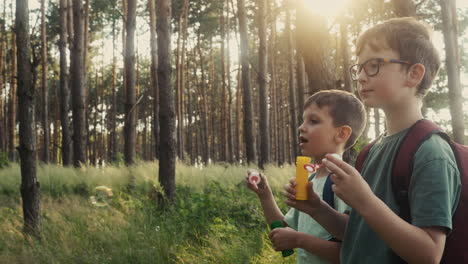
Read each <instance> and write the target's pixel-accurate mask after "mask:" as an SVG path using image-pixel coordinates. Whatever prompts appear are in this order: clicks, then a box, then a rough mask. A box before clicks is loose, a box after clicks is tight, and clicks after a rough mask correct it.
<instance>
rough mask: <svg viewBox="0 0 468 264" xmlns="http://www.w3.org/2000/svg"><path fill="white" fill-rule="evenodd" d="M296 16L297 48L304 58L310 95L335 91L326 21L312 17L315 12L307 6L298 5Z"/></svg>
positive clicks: (315, 16) (318, 17)
mask: <svg viewBox="0 0 468 264" xmlns="http://www.w3.org/2000/svg"><path fill="white" fill-rule="evenodd" d="M296 14H297V15H296V17H297V19H296V41H297V47H298V51H299V52H300V53H301V55H302V57H303V58H304V64H305V69H306V72H307V75H308V80H309V92H310V94H311V95H312V94H314V93H316V92H318V91H319V90H325V89H334V88H335V80H334V77H333V74H332V72H331V69H332V67H331V65H332V62H331V61H330V58H332V56H331V55H330V50H329V47H330V43H329V32H328V27H327V25H326V23H325V19H324V18H323V17H320V16H318V15H312V16H311V14H313V11H311V10H310V7H308V6H307V5H298V6H297V7H296Z"/></svg>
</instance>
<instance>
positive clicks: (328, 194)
mask: <svg viewBox="0 0 468 264" xmlns="http://www.w3.org/2000/svg"><path fill="white" fill-rule="evenodd" d="M316 174H317V173H312V175H310V176H309V181H311V180H312V179H313V178H314V177H315V175H316ZM330 175H331V173H330V174H328V176H327V179H326V181H325V185H324V186H323V192H322V199H323V200H324V201H325V202H326V203H327V204H328V205H330V206H331V207H332V208H335V193H334V192H333V190H332V185H333V182H332V180H331V179H330Z"/></svg>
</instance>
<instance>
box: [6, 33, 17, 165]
mask: <svg viewBox="0 0 468 264" xmlns="http://www.w3.org/2000/svg"><path fill="white" fill-rule="evenodd" d="M17 72H18V67H17V34H16V33H15V32H12V34H11V75H10V96H9V104H8V128H7V129H8V141H7V142H8V158H9V159H10V160H11V161H14V160H15V159H16V158H15V156H16V155H15V153H16V151H15V127H16V105H17V101H16V86H17V80H18V76H17Z"/></svg>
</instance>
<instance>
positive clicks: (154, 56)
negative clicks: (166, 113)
mask: <svg viewBox="0 0 468 264" xmlns="http://www.w3.org/2000/svg"><path fill="white" fill-rule="evenodd" d="M155 1H156V0H148V5H149V9H150V46H151V89H152V91H153V127H152V129H151V131H152V133H153V140H154V152H155V158H156V159H159V89H158V72H157V70H158V50H157V40H156V7H155Z"/></svg>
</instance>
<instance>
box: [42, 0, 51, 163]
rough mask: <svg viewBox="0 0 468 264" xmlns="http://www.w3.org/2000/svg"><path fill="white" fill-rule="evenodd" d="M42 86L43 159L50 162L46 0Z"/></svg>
mask: <svg viewBox="0 0 468 264" xmlns="http://www.w3.org/2000/svg"><path fill="white" fill-rule="evenodd" d="M41 69H42V74H41V88H42V126H43V130H44V140H43V143H44V146H43V149H42V161H43V162H44V163H49V159H50V151H49V145H50V128H49V109H48V107H49V90H48V87H47V36H46V17H45V0H41Z"/></svg>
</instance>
